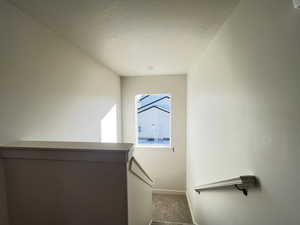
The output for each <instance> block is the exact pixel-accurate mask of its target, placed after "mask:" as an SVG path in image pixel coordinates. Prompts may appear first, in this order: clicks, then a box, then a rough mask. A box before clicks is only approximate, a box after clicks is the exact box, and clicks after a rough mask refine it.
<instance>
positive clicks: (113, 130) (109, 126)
mask: <svg viewBox="0 0 300 225" xmlns="http://www.w3.org/2000/svg"><path fill="white" fill-rule="evenodd" d="M117 133H118V132H117V106H116V105H114V106H113V107H112V108H111V109H110V110H109V112H108V113H107V114H106V115H105V116H104V118H103V119H102V120H101V142H117Z"/></svg>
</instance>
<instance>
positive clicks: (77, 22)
mask: <svg viewBox="0 0 300 225" xmlns="http://www.w3.org/2000/svg"><path fill="white" fill-rule="evenodd" d="M238 1H239V0H26V1H24V0H10V2H11V3H13V4H14V5H15V6H16V7H18V8H20V9H21V10H23V11H24V12H25V13H27V14H29V15H31V16H32V17H33V18H35V19H36V20H37V21H39V22H40V23H42V24H45V25H47V26H48V27H50V29H52V30H53V31H55V32H57V33H59V34H60V35H62V36H63V37H64V38H65V39H67V40H69V41H71V42H72V43H73V44H75V45H77V46H78V47H80V48H81V50H82V51H84V52H85V53H87V54H88V55H90V56H91V57H93V58H94V59H96V60H97V61H98V62H101V63H102V64H104V65H106V66H107V67H109V68H111V69H112V70H113V71H115V72H117V73H118V74H120V75H127V76H128V75H156V74H185V73H186V72H187V70H188V68H189V66H190V64H191V63H192V62H193V59H195V57H196V56H199V54H201V52H202V51H203V50H204V49H205V48H206V47H207V45H208V43H209V41H210V40H211V39H212V38H213V37H214V35H215V34H216V32H217V31H218V29H219V28H220V26H221V25H222V24H223V23H224V21H225V19H226V18H227V17H228V16H229V15H230V13H231V12H232V10H233V8H234V7H235V6H236V5H237V3H238Z"/></svg>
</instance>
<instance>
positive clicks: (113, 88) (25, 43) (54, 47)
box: [0, 2, 120, 144]
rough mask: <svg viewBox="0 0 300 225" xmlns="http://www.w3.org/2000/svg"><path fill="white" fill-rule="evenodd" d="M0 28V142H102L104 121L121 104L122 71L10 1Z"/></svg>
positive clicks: (2, 10)
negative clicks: (88, 53)
mask: <svg viewBox="0 0 300 225" xmlns="http://www.w3.org/2000/svg"><path fill="white" fill-rule="evenodd" d="M0 30H1V35H0V49H1V51H0V104H1V108H0V124H1V127H0V144H3V143H7V142H10V141H13V140H16V139H22V138H28V139H47V140H64V141H68V140H75V141H100V140H101V120H102V119H103V118H104V117H105V115H106V114H107V113H108V112H109V110H110V109H111V108H112V107H113V106H114V105H117V110H118V111H119V109H120V78H119V76H117V75H115V74H114V73H112V72H111V71H109V70H108V69H106V68H104V67H103V66H101V65H99V64H97V63H95V62H94V61H93V60H92V59H91V58H89V57H87V56H86V55H84V54H82V52H81V51H80V50H79V49H77V48H75V47H74V46H73V45H71V44H69V43H68V42H66V41H64V40H63V39H61V38H59V37H58V36H57V35H56V34H54V33H53V32H51V31H49V30H47V29H45V28H44V27H42V26H41V25H39V24H37V23H36V22H35V21H33V20H32V19H31V17H28V16H26V15H24V14H23V13H22V12H20V11H19V10H17V9H16V8H14V7H13V6H11V5H10V4H8V3H5V2H3V3H1V5H0ZM118 114H120V111H119V112H118ZM115 119H117V118H115ZM119 122H120V121H119ZM119 130H120V127H119ZM119 136H120V132H119ZM119 138H120V137H119Z"/></svg>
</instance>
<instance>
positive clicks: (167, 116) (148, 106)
mask: <svg viewBox="0 0 300 225" xmlns="http://www.w3.org/2000/svg"><path fill="white" fill-rule="evenodd" d="M136 108H137V110H136V112H137V123H138V124H137V144H138V145H150V146H170V143H171V135H170V132H171V131H170V128H171V126H170V125H171V124H170V123H171V96H170V95H168V94H155V95H137V96H136Z"/></svg>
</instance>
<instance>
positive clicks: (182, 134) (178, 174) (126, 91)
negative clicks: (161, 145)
mask: <svg viewBox="0 0 300 225" xmlns="http://www.w3.org/2000/svg"><path fill="white" fill-rule="evenodd" d="M144 93H146V94H147V93H148V94H159V93H170V94H171V95H172V143H173V146H174V148H175V152H173V151H172V150H171V149H151V148H143V149H136V150H135V153H134V154H135V156H136V158H137V159H138V160H139V162H140V163H141V165H143V167H144V169H145V170H146V171H147V172H148V173H149V174H150V175H151V176H152V178H153V179H154V180H155V184H154V188H155V189H166V190H177V191H184V190H185V171H186V163H185V161H186V156H185V155H186V76H184V75H176V76H145V77H122V98H123V99H122V116H123V140H124V141H125V142H132V143H134V142H135V138H136V136H135V134H136V130H135V126H136V125H135V96H136V95H138V94H144Z"/></svg>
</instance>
